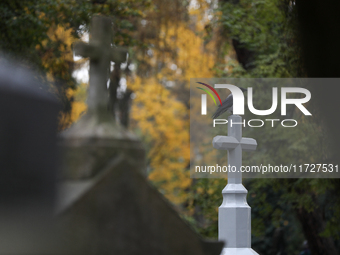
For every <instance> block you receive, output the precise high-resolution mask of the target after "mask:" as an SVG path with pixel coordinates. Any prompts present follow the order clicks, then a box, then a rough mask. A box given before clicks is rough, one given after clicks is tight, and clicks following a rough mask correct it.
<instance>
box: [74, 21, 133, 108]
mask: <svg viewBox="0 0 340 255" xmlns="http://www.w3.org/2000/svg"><path fill="white" fill-rule="evenodd" d="M112 38H113V31H112V21H111V19H110V18H108V17H104V16H100V15H95V16H93V18H92V21H91V27H90V41H89V44H87V43H84V42H78V43H76V44H75V45H74V53H75V55H76V56H82V57H86V58H87V57H88V58H90V81H89V84H90V86H89V90H88V99H87V101H88V102H87V104H88V110H89V112H91V111H94V112H101V111H103V110H104V111H107V108H108V90H107V81H108V77H109V71H110V61H113V62H115V64H116V65H120V63H122V62H124V61H125V59H126V55H127V51H126V50H125V49H122V48H117V47H112Z"/></svg>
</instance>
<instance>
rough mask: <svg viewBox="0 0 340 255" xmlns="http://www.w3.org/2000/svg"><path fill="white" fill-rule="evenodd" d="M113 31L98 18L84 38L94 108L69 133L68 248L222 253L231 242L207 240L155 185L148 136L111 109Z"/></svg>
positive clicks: (64, 189) (63, 186)
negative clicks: (149, 174)
mask: <svg viewBox="0 0 340 255" xmlns="http://www.w3.org/2000/svg"><path fill="white" fill-rule="evenodd" d="M110 31H111V20H110V19H109V18H106V17H103V16H94V17H93V18H92V25H91V30H90V32H91V36H90V38H91V39H90V42H89V45H82V46H81V47H82V49H83V51H82V55H84V56H90V86H89V96H88V102H87V103H88V105H89V109H88V111H87V113H86V114H85V115H84V116H83V117H82V118H81V119H80V120H79V121H78V122H77V123H75V124H74V125H73V126H71V127H70V128H69V129H68V130H66V131H64V132H63V133H62V134H61V140H60V145H61V148H62V150H63V155H64V163H63V169H62V173H63V174H62V178H63V179H62V181H61V183H60V190H59V191H60V192H59V203H58V222H59V224H58V225H59V227H60V228H62V229H63V230H64V235H63V240H62V241H61V242H62V243H63V244H64V248H65V253H71V254H79V255H86V254H124V255H129V254H131V255H136V254H143V255H144V254H149V255H151V254H155V255H162V254H176V255H181V254H183V255H184V254H185V255H189V254H193V255H194V254H195V255H204V254H211V255H213V254H216V255H218V254H220V252H221V250H222V247H223V243H221V242H207V241H203V240H202V239H201V238H200V236H199V235H198V234H197V233H195V232H194V231H193V230H192V229H191V228H190V227H189V225H188V224H186V223H185V222H184V221H183V220H182V219H181V218H180V217H179V215H178V214H177V212H176V211H175V210H174V209H173V208H172V207H171V206H170V204H169V203H168V202H167V201H165V199H164V197H163V196H162V195H161V194H160V193H159V192H158V191H157V190H156V189H155V188H153V187H151V186H150V184H149V183H148V181H147V180H146V177H145V151H144V148H143V145H142V143H141V142H140V140H139V139H138V138H137V137H136V136H135V135H134V134H133V133H131V132H130V131H128V130H127V129H125V128H124V126H123V125H119V123H116V122H115V118H113V116H112V113H111V112H109V111H108V110H107V104H108V98H109V97H108V93H109V92H108V90H107V87H106V84H107V78H108V74H109V72H108V70H109V66H110V61H109V59H108V56H107V54H106V53H107V52H109V51H110V50H111V49H110V47H111V43H110V41H111V40H112V38H111V37H110V36H111V33H110ZM78 45H79V44H78ZM97 47H98V48H97ZM86 49H89V50H91V49H92V51H91V52H86ZM103 49H104V50H103ZM91 53H93V54H92V55H91ZM123 124H124V123H123Z"/></svg>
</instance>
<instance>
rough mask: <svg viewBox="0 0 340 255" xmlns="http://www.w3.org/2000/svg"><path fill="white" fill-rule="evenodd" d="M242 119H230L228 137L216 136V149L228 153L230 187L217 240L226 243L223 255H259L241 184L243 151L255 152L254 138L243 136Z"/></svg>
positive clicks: (220, 208) (225, 199)
mask: <svg viewBox="0 0 340 255" xmlns="http://www.w3.org/2000/svg"><path fill="white" fill-rule="evenodd" d="M242 125H243V123H242V118H241V117H240V116H238V115H231V116H229V118H228V136H215V137H214V139H213V146H214V148H216V149H219V150H228V166H230V170H231V171H229V172H228V185H227V186H226V187H225V188H224V189H223V191H222V194H223V202H222V205H221V206H220V207H219V210H218V238H219V240H221V241H224V242H225V246H224V249H223V251H222V254H223V255H256V254H258V253H256V252H255V251H254V250H253V249H252V248H251V217H250V216H251V215H250V210H251V209H250V206H249V205H248V204H247V193H248V191H247V190H246V188H245V187H244V186H243V185H242V173H241V172H240V169H241V166H242V151H243V150H245V151H251V150H255V149H256V146H257V143H256V141H255V140H254V139H252V138H243V137H242Z"/></svg>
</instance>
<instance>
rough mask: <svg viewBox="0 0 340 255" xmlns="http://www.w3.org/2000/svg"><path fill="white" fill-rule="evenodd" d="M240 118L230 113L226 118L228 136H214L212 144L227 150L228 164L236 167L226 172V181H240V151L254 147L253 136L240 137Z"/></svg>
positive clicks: (253, 148) (250, 149) (241, 123)
mask: <svg viewBox="0 0 340 255" xmlns="http://www.w3.org/2000/svg"><path fill="white" fill-rule="evenodd" d="M242 125H243V122H242V118H241V117H240V116H238V115H231V116H229V118H228V136H215V137H214V139H213V146H214V148H216V149H219V150H228V165H230V166H231V167H235V168H236V172H229V173H228V183H235V184H237V183H242V173H241V171H240V170H241V165H242V151H243V150H244V151H252V150H255V149H256V146H257V143H256V140H254V139H253V138H243V137H242Z"/></svg>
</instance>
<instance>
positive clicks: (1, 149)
mask: <svg viewBox="0 0 340 255" xmlns="http://www.w3.org/2000/svg"><path fill="white" fill-rule="evenodd" d="M18 65H19V64H18V63H13V62H11V61H9V60H8V59H5V58H4V57H1V58H0V226H1V227H0V254H43V253H50V252H51V249H54V248H53V244H54V240H56V236H55V235H56V232H55V231H54V230H53V224H52V216H53V210H54V202H55V201H54V198H55V180H56V178H55V177H56V169H57V165H56V163H57V160H56V156H57V155H56V149H57V146H56V135H57V115H58V112H59V109H60V108H59V104H58V102H57V100H56V99H55V98H53V97H52V96H51V94H49V93H48V92H47V88H46V85H44V84H43V83H41V82H39V81H38V80H37V78H38V77H39V75H38V74H36V73H32V72H29V71H27V70H25V69H24V68H20V67H18Z"/></svg>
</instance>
